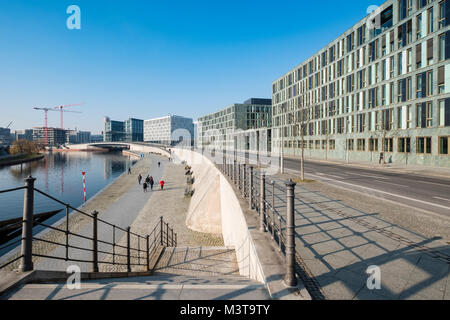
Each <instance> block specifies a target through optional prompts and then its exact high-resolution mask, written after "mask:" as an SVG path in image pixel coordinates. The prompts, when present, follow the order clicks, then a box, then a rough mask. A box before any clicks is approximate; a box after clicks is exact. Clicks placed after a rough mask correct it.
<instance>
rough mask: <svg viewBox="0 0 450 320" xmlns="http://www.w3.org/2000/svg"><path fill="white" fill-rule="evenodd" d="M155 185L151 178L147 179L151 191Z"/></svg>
mask: <svg viewBox="0 0 450 320" xmlns="http://www.w3.org/2000/svg"><path fill="white" fill-rule="evenodd" d="M154 183H155V181H153V177H150V178H149V184H150V189H151V190H153V184H154Z"/></svg>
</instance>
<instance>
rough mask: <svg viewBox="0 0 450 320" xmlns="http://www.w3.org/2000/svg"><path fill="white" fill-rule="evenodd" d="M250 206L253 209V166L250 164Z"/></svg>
mask: <svg viewBox="0 0 450 320" xmlns="http://www.w3.org/2000/svg"><path fill="white" fill-rule="evenodd" d="M248 190H249V191H248V192H249V196H248V208H249V209H250V210H252V209H253V166H250V170H249V172H248Z"/></svg>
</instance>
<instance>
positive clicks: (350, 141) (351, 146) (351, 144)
mask: <svg viewBox="0 0 450 320" xmlns="http://www.w3.org/2000/svg"><path fill="white" fill-rule="evenodd" d="M354 143H355V140H353V139H347V148H348V150H350V151H353V150H354Z"/></svg>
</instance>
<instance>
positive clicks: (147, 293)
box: [1, 247, 270, 300]
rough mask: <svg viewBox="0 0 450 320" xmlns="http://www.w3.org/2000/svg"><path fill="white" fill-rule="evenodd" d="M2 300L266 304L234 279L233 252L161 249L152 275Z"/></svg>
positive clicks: (260, 290) (260, 293) (48, 288)
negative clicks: (210, 301) (214, 301)
mask: <svg viewBox="0 0 450 320" xmlns="http://www.w3.org/2000/svg"><path fill="white" fill-rule="evenodd" d="M1 299H11V300H22V299H27V300H28V299H33V300H60V299H64V300H67V299H70V300H72V299H73V300H268V299H270V296H269V294H268V292H267V290H266V288H265V287H264V285H263V284H261V283H258V282H255V281H253V280H249V279H247V278H244V277H242V276H240V275H239V268H238V265H237V261H236V254H235V251H234V249H229V248H217V247H189V248H181V247H177V248H170V247H169V248H165V249H164V250H163V251H162V253H161V255H160V257H159V259H158V260H157V262H156V265H155V268H154V273H153V274H152V275H146V276H141V277H130V278H120V279H119V278H115V279H114V278H112V279H97V280H84V281H82V282H81V289H75V290H70V289H69V288H67V286H66V284H65V283H61V282H59V283H29V284H25V285H21V286H19V287H17V288H16V289H15V290H13V291H12V292H10V293H9V294H7V295H5V296H3V297H1Z"/></svg>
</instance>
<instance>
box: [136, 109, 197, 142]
mask: <svg viewBox="0 0 450 320" xmlns="http://www.w3.org/2000/svg"><path fill="white" fill-rule="evenodd" d="M180 129H184V130H185V131H186V132H187V133H189V135H190V141H189V145H191V144H192V142H193V138H194V124H193V121H192V119H191V118H184V117H180V116H175V115H172V116H167V117H162V118H156V119H149V120H145V121H144V141H145V142H150V143H159V144H165V145H173V144H174V143H177V142H179V141H180V138H179V136H178V137H176V136H174V132H175V134H176V135H178V134H177V132H176V131H178V130H180ZM179 132H181V131H179Z"/></svg>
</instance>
